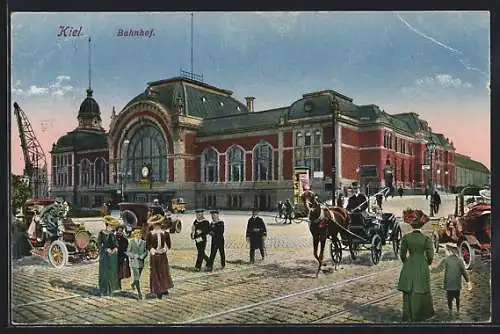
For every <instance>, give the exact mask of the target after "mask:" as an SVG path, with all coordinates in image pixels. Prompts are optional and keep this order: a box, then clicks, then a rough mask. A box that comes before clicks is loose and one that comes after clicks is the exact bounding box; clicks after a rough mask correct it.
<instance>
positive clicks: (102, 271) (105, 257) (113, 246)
mask: <svg viewBox="0 0 500 334" xmlns="http://www.w3.org/2000/svg"><path fill="white" fill-rule="evenodd" d="M103 220H104V224H105V226H106V227H105V229H104V230H102V231H100V232H99V235H98V237H97V246H98V247H99V293H100V295H101V297H104V296H110V295H111V294H112V293H113V292H116V291H119V290H120V285H119V282H118V257H117V253H118V241H117V239H116V235H115V234H114V233H113V230H114V229H115V228H116V227H117V226H118V225H120V221H119V220H118V219H116V218H115V217H112V216H104V217H103Z"/></svg>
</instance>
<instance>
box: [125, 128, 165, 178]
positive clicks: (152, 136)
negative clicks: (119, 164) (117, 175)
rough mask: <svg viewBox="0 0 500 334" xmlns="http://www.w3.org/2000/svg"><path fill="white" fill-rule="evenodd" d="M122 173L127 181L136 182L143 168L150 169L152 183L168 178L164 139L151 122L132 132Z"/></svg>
mask: <svg viewBox="0 0 500 334" xmlns="http://www.w3.org/2000/svg"><path fill="white" fill-rule="evenodd" d="M124 164H125V166H124V170H123V172H125V171H126V172H127V175H128V180H132V181H135V182H138V181H139V180H140V179H141V178H142V176H141V170H142V168H143V167H144V166H149V167H150V172H151V180H152V181H166V180H167V176H168V153H167V145H166V141H165V138H163V134H162V133H161V131H160V129H159V128H158V127H157V126H156V125H155V124H153V123H151V122H146V123H141V125H140V128H139V129H138V130H137V131H135V132H133V135H132V137H131V138H130V142H129V144H128V149H127V155H126V161H125V162H124Z"/></svg>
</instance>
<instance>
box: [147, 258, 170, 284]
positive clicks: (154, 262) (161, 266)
mask: <svg viewBox="0 0 500 334" xmlns="http://www.w3.org/2000/svg"><path fill="white" fill-rule="evenodd" d="M149 262H150V266H151V270H150V271H151V273H150V276H149V287H150V290H151V292H152V293H165V292H167V291H168V289H170V288H173V287H174V282H173V281H172V277H171V276H170V268H169V266H168V258H167V255H166V254H156V255H151V256H150V258H149Z"/></svg>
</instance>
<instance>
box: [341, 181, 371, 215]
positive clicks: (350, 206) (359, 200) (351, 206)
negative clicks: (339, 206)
mask: <svg viewBox="0 0 500 334" xmlns="http://www.w3.org/2000/svg"><path fill="white" fill-rule="evenodd" d="M352 187H353V189H354V194H353V195H352V196H351V197H349V201H348V202H347V208H346V209H347V210H348V211H349V212H352V213H354V212H359V213H361V215H362V216H363V218H366V217H367V212H366V209H368V199H367V198H366V196H365V195H364V194H362V193H361V190H360V187H359V183H357V182H354V183H353V184H352Z"/></svg>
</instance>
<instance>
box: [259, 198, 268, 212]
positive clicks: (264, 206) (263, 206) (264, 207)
mask: <svg viewBox="0 0 500 334" xmlns="http://www.w3.org/2000/svg"><path fill="white" fill-rule="evenodd" d="M258 202H259V211H265V210H267V196H266V195H264V194H261V195H259V200H258Z"/></svg>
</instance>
